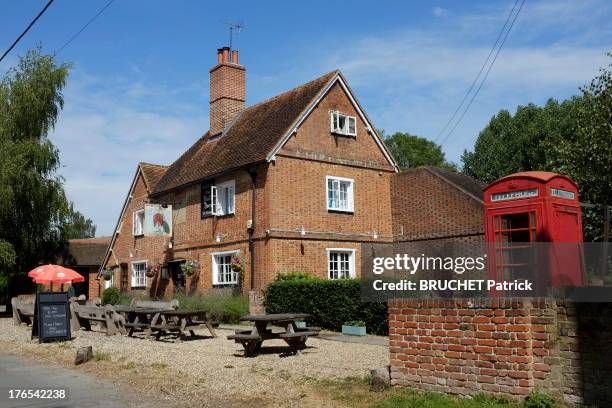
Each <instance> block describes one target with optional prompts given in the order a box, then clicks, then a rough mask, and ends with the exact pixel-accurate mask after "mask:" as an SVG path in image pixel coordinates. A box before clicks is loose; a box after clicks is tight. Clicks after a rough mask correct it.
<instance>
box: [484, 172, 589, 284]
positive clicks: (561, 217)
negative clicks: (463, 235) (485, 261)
mask: <svg viewBox="0 0 612 408" xmlns="http://www.w3.org/2000/svg"><path fill="white" fill-rule="evenodd" d="M484 208H485V240H486V242H487V243H490V244H493V245H492V247H493V249H492V250H493V251H494V252H495V256H494V257H493V259H491V260H490V264H491V270H490V274H493V275H495V277H496V279H500V277H504V276H505V277H506V278H507V277H508V274H510V275H513V276H516V275H517V271H518V275H520V274H521V273H520V270H521V267H525V269H524V270H527V268H528V267H529V266H533V265H528V264H527V262H531V260H530V259H520V258H521V257H520V256H518V255H516V254H517V253H520V250H521V249H524V248H528V247H536V245H532V244H533V243H536V242H547V243H575V244H576V243H581V242H582V214H581V211H580V203H579V202H578V186H577V185H576V183H574V181H573V180H571V179H570V178H569V177H566V176H563V175H560V174H555V173H550V172H545V171H526V172H522V173H515V174H511V175H509V176H506V177H503V178H501V179H499V180H497V181H494V182H493V183H491V184H489V185H488V186H487V187H485V189H484ZM541 247H543V246H540V252H542V250H541ZM546 247H547V250H548V251H547V258H548V259H547V260H546V261H545V262H547V264H548V267H547V268H542V270H547V271H549V272H550V276H548V277H547V281H548V282H547V284H550V285H552V286H553V287H560V286H579V285H582V284H583V282H584V278H583V268H582V251H581V248H580V246H579V245H572V244H567V245H548V246H546ZM512 251H515V252H514V253H513V252H512ZM525 253H526V252H525V251H523V254H525ZM523 258H525V256H523ZM540 258H541V256H540Z"/></svg>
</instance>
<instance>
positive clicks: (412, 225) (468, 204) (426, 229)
mask: <svg viewBox="0 0 612 408" xmlns="http://www.w3.org/2000/svg"><path fill="white" fill-rule="evenodd" d="M483 188H484V184H483V183H481V182H479V181H478V180H475V179H473V178H471V177H469V176H466V175H465V174H462V173H457V172H455V171H450V170H446V169H441V168H439V167H433V166H422V167H417V168H415V169H411V170H408V171H404V172H401V173H398V174H396V175H394V176H393V177H391V213H392V217H393V235H394V237H395V241H397V242H402V241H432V240H445V241H447V240H453V241H461V242H468V243H480V242H483V241H484V216H483V214H484V207H483V193H482V189H483Z"/></svg>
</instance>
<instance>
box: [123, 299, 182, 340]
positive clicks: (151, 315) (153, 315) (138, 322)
mask: <svg viewBox="0 0 612 408" xmlns="http://www.w3.org/2000/svg"><path fill="white" fill-rule="evenodd" d="M114 310H115V312H116V313H119V314H120V315H122V316H123V318H124V320H125V322H124V323H123V325H124V327H125V328H126V329H127V335H128V336H132V334H134V332H135V331H145V332H146V334H147V335H150V334H151V323H152V322H153V321H154V320H155V319H157V318H158V317H159V313H161V312H165V311H167V312H171V311H174V309H168V310H163V309H158V308H152V307H135V306H126V305H115V306H114Z"/></svg>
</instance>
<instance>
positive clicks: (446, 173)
mask: <svg viewBox="0 0 612 408" xmlns="http://www.w3.org/2000/svg"><path fill="white" fill-rule="evenodd" d="M423 168H424V169H425V170H427V171H428V172H430V173H432V174H434V175H435V176H438V177H439V178H440V179H442V180H443V181H445V182H446V183H447V184H450V185H452V186H453V187H455V188H456V189H457V190H459V191H461V192H463V193H464V194H466V195H468V196H470V197H471V198H473V199H474V200H476V201H478V202H480V203H482V202H483V197H484V194H483V189H484V187H485V184H484V183H482V182H480V181H478V180H476V179H475V178H472V177H470V176H468V175H467V174H464V173H460V172H457V171H452V170H446V169H443V168H441V167H435V166H423Z"/></svg>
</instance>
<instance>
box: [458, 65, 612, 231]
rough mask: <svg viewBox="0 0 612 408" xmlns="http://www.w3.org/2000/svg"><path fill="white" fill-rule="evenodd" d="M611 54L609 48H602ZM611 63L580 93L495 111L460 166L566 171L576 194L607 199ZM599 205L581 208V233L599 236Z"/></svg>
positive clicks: (483, 173) (484, 174)
mask: <svg viewBox="0 0 612 408" xmlns="http://www.w3.org/2000/svg"><path fill="white" fill-rule="evenodd" d="M608 55H609V56H610V57H612V54H608ZM611 68H612V64H610V65H608V66H607V67H604V68H602V69H601V70H600V74H599V76H597V77H596V78H595V79H593V81H592V82H591V84H590V85H589V86H587V87H585V88H582V89H581V91H582V95H580V96H574V97H572V98H570V99H568V100H566V101H563V102H561V103H559V102H558V101H556V100H553V99H551V100H549V101H548V102H547V103H546V105H545V106H543V107H540V106H536V105H534V104H529V105H527V106H519V107H518V108H517V110H516V113H515V114H514V116H513V115H512V114H510V112H508V111H506V110H502V111H500V112H499V113H498V114H497V115H495V116H494V117H493V118H492V119H491V121H490V122H489V124H488V125H487V126H486V127H485V128H484V129H483V130H482V131H481V132H480V134H479V135H478V138H477V140H476V143H475V146H474V151H472V152H468V151H465V152H464V153H463V156H462V158H461V159H462V162H463V171H464V172H465V173H466V174H468V175H470V176H472V177H475V178H477V179H479V180H481V181H483V182H491V181H494V180H496V179H498V178H500V177H502V176H505V175H507V174H510V173H515V172H519V171H529V170H546V171H552V172H557V173H561V174H565V175H568V176H569V177H571V178H572V179H573V180H574V181H576V183H578V186H579V188H580V200H581V201H582V202H590V203H596V204H610V203H611V202H612V175H611V174H612V173H611V172H610V169H611V168H612V70H611ZM601 215H602V214H601V211H591V210H586V211H585V216H584V221H583V224H584V227H585V228H584V229H585V239H586V240H587V241H597V240H601V239H602V235H601V234H602V228H601V226H602V221H601V219H602V217H601Z"/></svg>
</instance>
